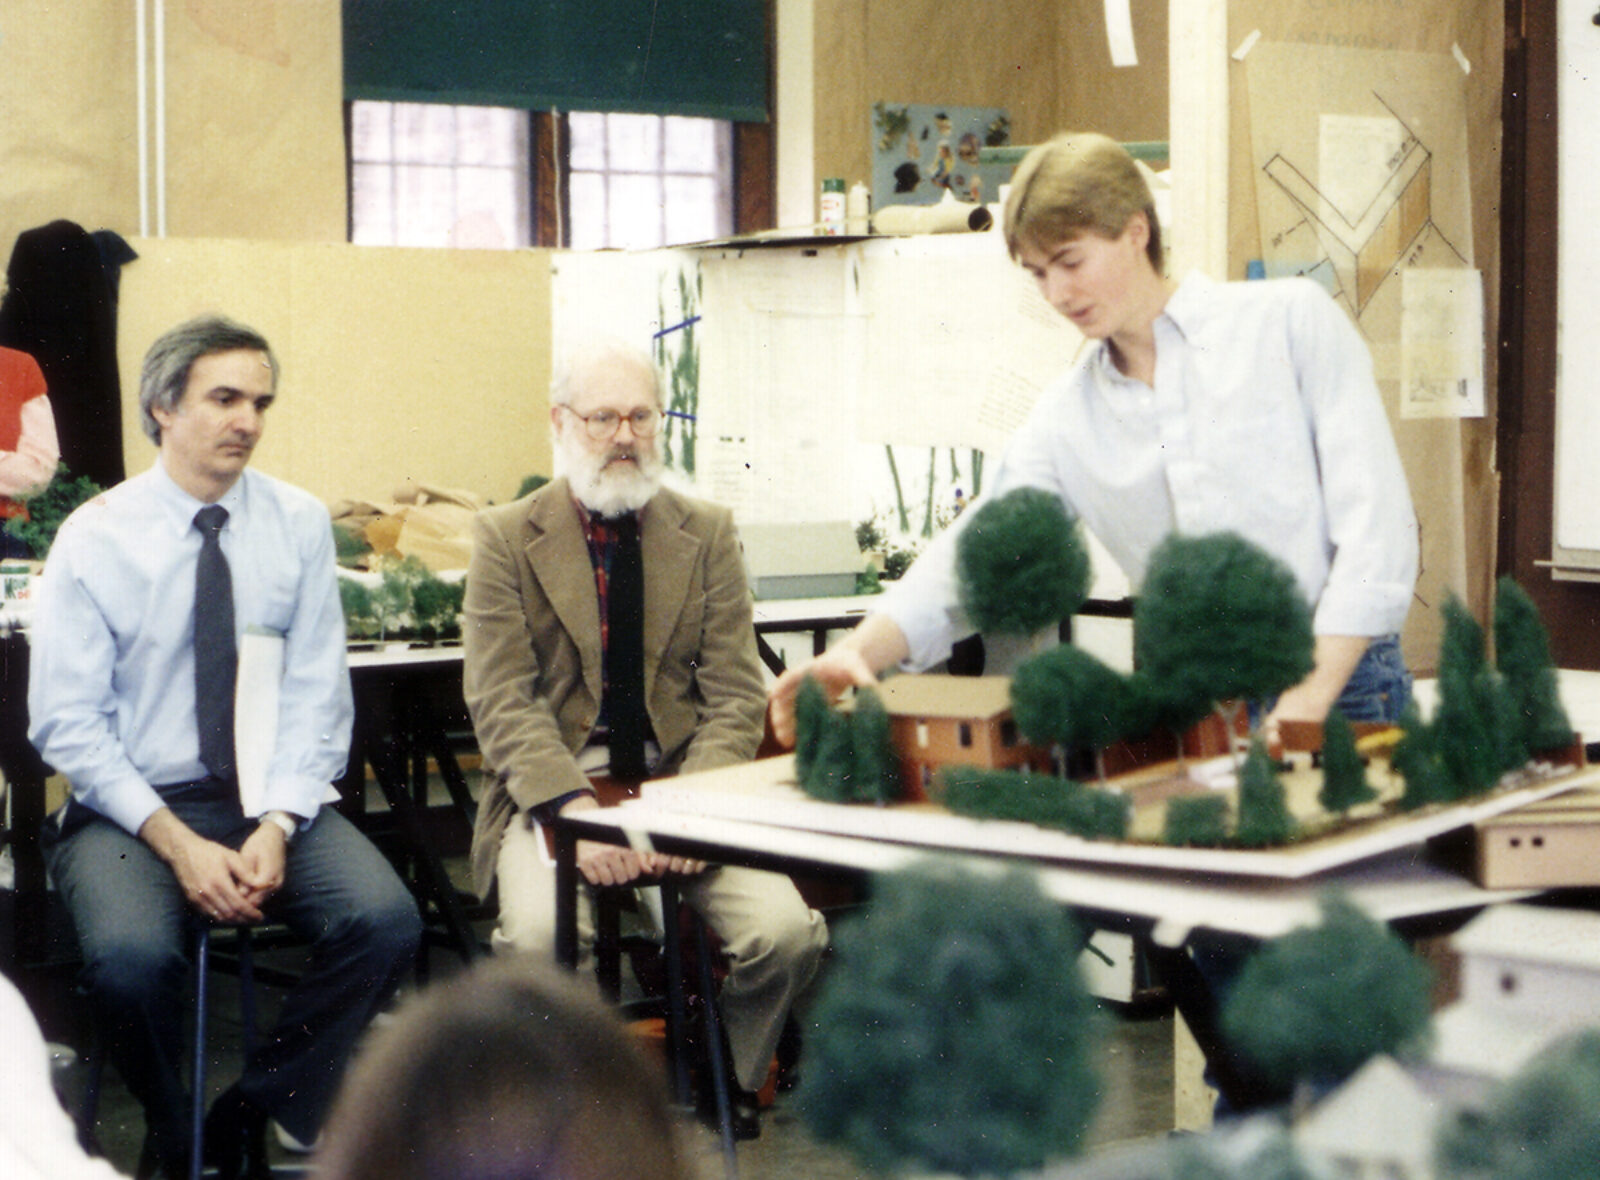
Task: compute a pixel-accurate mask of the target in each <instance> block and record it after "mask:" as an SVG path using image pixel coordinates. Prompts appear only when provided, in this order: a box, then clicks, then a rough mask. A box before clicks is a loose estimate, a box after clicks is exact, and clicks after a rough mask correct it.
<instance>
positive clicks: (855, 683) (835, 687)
mask: <svg viewBox="0 0 1600 1180" xmlns="http://www.w3.org/2000/svg"><path fill="white" fill-rule="evenodd" d="M807 677H810V678H811V679H813V680H815V681H816V682H817V683H818V684H820V685H821V686H822V690H823V691H824V692H825V693H827V696H828V700H829V702H830V703H831V702H833V701H837V700H838V699H839V696H840V694H841V693H843V692H844V690H845V689H847V688H866V687H870V686H871V685H874V684H876V683H877V682H878V676H877V673H876V672H875V671H874V670H873V669H872V667H871V666H870V665H869V664H868V663H867V661H866V660H865V659H864V658H863V657H862V655H861V653H860V652H858V651H857V650H856V649H855V648H854V647H853V646H851V645H850V644H847V643H846V644H840V645H838V646H837V647H832V648H829V649H828V650H827V651H825V652H823V653H822V654H821V655H820V656H817V657H816V658H814V659H811V660H808V661H806V662H805V663H804V664H801V665H799V666H798V667H795V668H791V669H789V670H788V671H787V672H785V673H784V674H783V675H782V676H780V677H778V679H777V681H776V682H775V683H774V684H773V686H772V688H771V689H770V690H769V691H768V693H767V705H768V709H769V710H770V712H771V716H772V733H773V736H774V737H776V738H777V739H778V741H779V742H780V743H781V744H782V745H784V746H785V747H788V748H790V749H792V748H793V747H794V739H795V719H794V718H795V708H794V702H795V694H796V693H798V692H799V691H800V685H801V684H803V683H804V682H805V680H806V678H807Z"/></svg>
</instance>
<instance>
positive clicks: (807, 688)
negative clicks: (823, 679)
mask: <svg viewBox="0 0 1600 1180" xmlns="http://www.w3.org/2000/svg"><path fill="white" fill-rule="evenodd" d="M832 712H833V709H832V708H831V707H830V706H829V704H828V693H827V690H826V689H824V688H823V687H822V685H821V684H820V683H818V681H817V679H816V677H814V676H807V677H806V678H805V679H804V680H802V681H801V682H800V687H799V688H798V689H796V690H795V694H794V773H795V778H796V779H798V780H799V781H800V782H802V783H804V782H805V781H806V779H808V778H810V777H811V768H812V767H813V766H814V765H816V761H817V753H818V751H819V750H820V749H821V748H822V735H823V733H824V732H825V731H826V729H827V726H828V721H829V717H830V715H831V714H832Z"/></svg>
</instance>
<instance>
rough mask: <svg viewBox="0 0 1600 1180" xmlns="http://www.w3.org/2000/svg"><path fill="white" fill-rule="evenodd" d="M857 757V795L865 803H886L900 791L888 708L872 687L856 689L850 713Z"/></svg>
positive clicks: (898, 771)
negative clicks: (852, 708) (853, 707)
mask: <svg viewBox="0 0 1600 1180" xmlns="http://www.w3.org/2000/svg"><path fill="white" fill-rule="evenodd" d="M850 736H851V744H852V745H853V747H854V750H853V756H854V759H855V797H856V798H857V799H858V800H860V801H862V802H865V803H887V802H888V801H889V800H891V799H893V798H894V797H895V796H896V795H898V794H899V789H900V761H899V759H898V758H897V757H896V756H895V752H894V743H893V742H892V741H891V740H890V738H889V710H887V709H886V708H884V706H883V699H882V698H881V697H880V696H878V694H877V693H876V692H874V691H873V690H872V689H870V688H862V689H857V690H856V697H855V709H854V710H852V711H851V713H850Z"/></svg>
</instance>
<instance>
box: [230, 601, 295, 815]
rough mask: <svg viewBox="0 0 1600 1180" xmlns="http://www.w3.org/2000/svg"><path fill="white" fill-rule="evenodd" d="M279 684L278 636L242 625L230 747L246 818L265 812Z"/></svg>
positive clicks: (280, 643) (280, 637) (280, 651)
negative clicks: (231, 746)
mask: <svg viewBox="0 0 1600 1180" xmlns="http://www.w3.org/2000/svg"><path fill="white" fill-rule="evenodd" d="M282 683H283V634H282V633H281V632H277V631H269V630H268V629H267V628H265V627H247V628H246V629H245V633H244V639H243V641H242V642H240V644H239V678H238V680H237V681H236V683H235V687H234V694H233V750H234V759H235V761H236V763H237V765H238V768H239V804H240V806H241V807H242V808H243V810H244V813H245V814H246V815H248V816H257V815H260V814H261V813H262V812H263V811H265V810H266V804H265V799H266V791H267V767H268V766H269V765H270V764H271V762H272V751H273V747H275V746H276V745H277V744H278V688H279V686H280V685H281V684H282Z"/></svg>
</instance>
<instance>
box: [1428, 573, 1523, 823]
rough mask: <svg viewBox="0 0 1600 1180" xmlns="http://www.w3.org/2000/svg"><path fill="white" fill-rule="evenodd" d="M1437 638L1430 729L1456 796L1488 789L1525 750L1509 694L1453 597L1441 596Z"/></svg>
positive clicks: (1472, 624)
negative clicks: (1434, 702) (1435, 699)
mask: <svg viewBox="0 0 1600 1180" xmlns="http://www.w3.org/2000/svg"><path fill="white" fill-rule="evenodd" d="M1442 613H1443V615H1444V632H1443V634H1442V636H1441V637H1440V640H1439V704H1438V708H1437V710H1436V711H1435V713H1434V718H1433V732H1434V741H1435V743H1436V748H1437V750H1438V752H1439V759H1440V761H1441V762H1443V764H1444V769H1445V771H1446V773H1447V774H1448V775H1449V777H1450V781H1451V782H1452V783H1453V784H1454V785H1455V787H1456V788H1457V791H1456V794H1457V797H1458V798H1459V797H1460V796H1463V795H1476V794H1481V793H1482V792H1484V791H1487V790H1489V789H1490V788H1491V787H1493V786H1494V785H1495V783H1496V782H1498V781H1499V779H1500V776H1501V775H1502V774H1503V773H1505V772H1506V771H1507V770H1511V769H1512V768H1514V767H1517V766H1520V765H1522V763H1523V762H1525V761H1527V757H1528V752H1527V748H1526V747H1525V746H1522V744H1521V742H1520V741H1519V740H1518V739H1519V734H1518V733H1517V730H1518V726H1517V725H1515V724H1514V723H1513V724H1507V722H1508V721H1510V719H1511V717H1510V715H1511V713H1512V706H1511V698H1510V696H1509V694H1508V693H1507V692H1506V689H1505V684H1504V682H1503V681H1502V680H1501V678H1500V677H1499V676H1498V675H1497V674H1496V673H1495V672H1494V670H1493V669H1491V668H1490V667H1489V665H1488V661H1487V659H1486V658H1485V655H1484V642H1483V628H1482V627H1480V626H1479V625H1478V621H1477V620H1476V619H1474V618H1473V617H1472V615H1471V614H1470V613H1469V612H1468V611H1467V608H1466V607H1465V606H1463V605H1462V604H1461V601H1460V600H1459V599H1458V598H1456V597H1455V596H1454V595H1450V596H1448V597H1447V598H1446V599H1445V603H1444V607H1443V611H1442Z"/></svg>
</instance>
